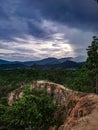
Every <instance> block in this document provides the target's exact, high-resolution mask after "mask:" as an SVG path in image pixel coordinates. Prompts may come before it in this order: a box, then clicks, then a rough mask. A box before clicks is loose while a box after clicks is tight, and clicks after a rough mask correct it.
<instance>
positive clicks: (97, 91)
mask: <svg viewBox="0 0 98 130" xmlns="http://www.w3.org/2000/svg"><path fill="white" fill-rule="evenodd" d="M96 94H98V73H96Z"/></svg>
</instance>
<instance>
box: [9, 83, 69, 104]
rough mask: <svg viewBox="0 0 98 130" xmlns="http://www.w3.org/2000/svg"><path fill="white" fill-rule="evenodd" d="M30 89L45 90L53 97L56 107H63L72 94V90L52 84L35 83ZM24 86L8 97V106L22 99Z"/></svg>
mask: <svg viewBox="0 0 98 130" xmlns="http://www.w3.org/2000/svg"><path fill="white" fill-rule="evenodd" d="M30 88H31V89H33V88H44V89H46V91H47V93H48V94H49V95H50V96H52V97H53V102H54V104H56V105H63V104H64V103H65V101H66V99H67V97H68V96H69V94H71V93H72V90H70V89H67V88H65V87H64V86H62V85H60V84H56V83H52V82H46V81H35V82H33V83H32V84H31V85H30ZM23 89H24V86H23V85H22V86H20V87H19V88H18V89H16V90H14V91H12V92H11V93H9V95H8V104H9V105H11V104H12V103H13V102H14V101H15V100H17V99H19V98H21V96H22V93H23Z"/></svg>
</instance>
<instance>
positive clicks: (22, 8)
mask: <svg viewBox="0 0 98 130" xmlns="http://www.w3.org/2000/svg"><path fill="white" fill-rule="evenodd" d="M95 34H98V4H97V3H96V2H95V1H94V0H0V56H1V58H2V57H3V58H4V57H8V58H7V59H11V57H12V59H13V58H14V59H16V60H17V59H20V60H21V59H22V60H23V59H24V60H25V59H30V58H29V57H30V56H31V57H33V59H35V58H43V57H44V58H45V56H46V57H47V56H54V57H55V56H58V57H60V56H66V55H67V54H68V56H70V55H71V54H74V52H75V53H77V55H78V54H80V53H82V54H83V55H85V54H84V52H85V51H84V49H85V48H87V46H88V44H89V43H90V40H91V39H90V38H91V37H92V36H93V35H95ZM88 39H90V40H88ZM46 44H47V46H46ZM66 44H68V45H69V50H68V51H67V49H68V47H67V49H66ZM45 46H46V47H45ZM31 47H32V49H31ZM3 51H4V53H3ZM71 51H72V52H71ZM47 52H48V53H49V54H47ZM12 53H13V54H12ZM1 54H2V55H1ZM7 54H8V55H7ZM22 56H23V58H22Z"/></svg>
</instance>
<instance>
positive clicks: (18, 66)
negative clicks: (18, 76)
mask: <svg viewBox="0 0 98 130" xmlns="http://www.w3.org/2000/svg"><path fill="white" fill-rule="evenodd" d="M21 68H27V66H26V65H23V64H20V63H18V64H17V63H16V64H11V63H10V64H2V65H0V70H10V69H11V70H13V69H21Z"/></svg>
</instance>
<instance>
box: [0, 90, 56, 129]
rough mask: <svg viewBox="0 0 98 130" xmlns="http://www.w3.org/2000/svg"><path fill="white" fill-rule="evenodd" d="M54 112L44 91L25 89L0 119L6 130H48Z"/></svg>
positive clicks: (51, 123) (49, 98)
mask: <svg viewBox="0 0 98 130" xmlns="http://www.w3.org/2000/svg"><path fill="white" fill-rule="evenodd" d="M55 110H56V106H55V105H54V104H53V103H52V99H51V97H50V96H49V95H47V93H46V92H45V91H44V90H40V89H39V90H36V89H34V90H30V89H27V90H25V91H24V95H23V97H22V98H21V99H19V100H17V101H16V102H15V103H14V104H13V105H12V106H8V107H7V108H6V110H5V111H4V113H3V114H2V116H1V118H0V119H2V120H3V121H2V122H3V124H4V125H5V126H6V129H7V130H39V129H40V128H43V129H45V130H48V128H49V127H50V126H52V125H53V123H54V120H53V115H54V112H55Z"/></svg>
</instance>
